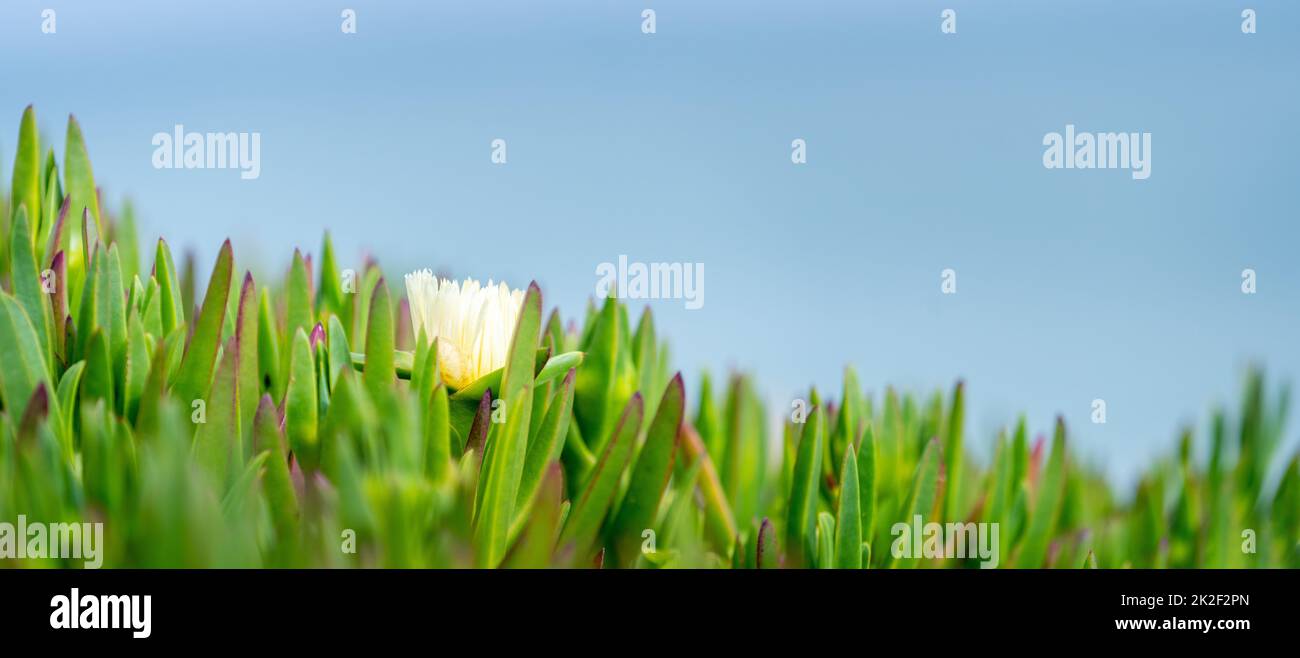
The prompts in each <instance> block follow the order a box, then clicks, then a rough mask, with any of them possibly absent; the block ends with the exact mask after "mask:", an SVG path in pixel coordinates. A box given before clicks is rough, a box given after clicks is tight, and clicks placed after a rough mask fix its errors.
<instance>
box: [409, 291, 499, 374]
mask: <svg viewBox="0 0 1300 658" xmlns="http://www.w3.org/2000/svg"><path fill="white" fill-rule="evenodd" d="M406 297H407V300H408V302H409V303H410V305H411V325H412V329H413V330H414V334H415V335H416V336H419V335H420V329H421V328H423V329H424V334H425V337H426V339H427V340H428V341H429V342H431V343H432V342H433V339H435V338H436V339H438V369H439V370H440V371H441V372H442V380H443V381H444V382H446V383H447V385H448V386H450V387H451V388H453V389H461V388H464V387H465V386H467V385H469V384H470V383H472V382H473V381H474V380H476V379H478V378H480V377H482V376H483V375H486V374H488V373H490V372H492V371H493V370H496V369H498V368H502V367H505V365H506V356H507V355H508V353H509V351H510V338H511V336H512V335H513V334H514V331H515V324H517V323H518V321H519V310H520V309H521V308H522V307H523V304H524V291H522V290H511V289H510V286H508V285H506V284H505V283H498V284H494V283H492V281H491V280H489V281H488V284H487V285H486V286H482V285H479V282H478V281H476V280H474V279H465V281H464V282H463V283H457V282H455V281H452V280H451V279H441V280H440V279H438V277H435V276H434V275H433V273H432V272H430V271H429V270H420V271H418V272H412V273H410V274H407V275H406Z"/></svg>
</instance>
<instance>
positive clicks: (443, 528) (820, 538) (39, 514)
mask: <svg viewBox="0 0 1300 658" xmlns="http://www.w3.org/2000/svg"><path fill="white" fill-rule="evenodd" d="M66 143H67V150H66V151H65V153H64V155H63V158H62V161H61V162H62V166H60V164H59V161H58V160H57V159H56V156H55V153H54V152H53V150H52V149H51V150H48V151H46V152H45V153H42V151H41V145H40V139H39V136H38V134H37V128H36V118H35V114H34V112H33V110H32V109H31V108H30V107H29V108H28V109H27V111H26V112H24V113H23V117H22V121H21V124H20V129H19V138H18V143H17V144H18V149H17V156H16V158H15V162H14V167H13V171H12V181H11V186H10V188H9V191H8V193H7V194H5V195H3V197H0V209H2V210H3V220H4V221H3V222H0V280H3V283H4V285H3V288H4V291H3V292H0V521H8V522H11V523H12V522H13V521H14V519H16V517H18V516H19V515H25V516H26V517H27V518H28V519H32V520H40V521H44V522H47V523H60V522H82V521H90V522H102V523H103V524H104V541H105V546H104V547H103V553H104V565H105V566H110V567H488V568H494V567H552V566H561V567H564V566H576V567H591V566H602V567H604V568H632V567H639V568H665V567H724V568H725V567H733V568H760V569H767V568H777V567H814V568H850V569H856V568H913V567H965V568H970V567H975V566H977V563H978V559H977V558H976V557H975V556H968V557H966V558H955V559H947V558H939V559H936V558H926V557H924V556H921V557H918V556H915V555H911V556H904V557H897V556H896V555H895V553H894V551H892V550H891V548H890V547H891V543H892V542H893V535H892V528H893V527H894V524H896V523H900V522H901V523H907V522H910V521H911V519H913V518H914V517H915V516H917V515H920V516H922V517H923V518H925V519H926V520H927V521H938V522H940V523H967V522H970V523H997V524H999V525H998V527H999V528H1000V539H1001V541H1000V544H999V547H998V564H999V566H1001V567H1021V568H1041V567H1064V568H1095V567H1103V568H1104V567H1157V568H1160V567H1292V568H1294V567H1300V551H1298V550H1297V542H1298V541H1300V466H1298V464H1300V462H1298V461H1297V457H1295V456H1292V457H1291V458H1290V460H1289V461H1288V462H1287V463H1286V466H1285V469H1284V470H1283V471H1282V475H1281V477H1280V478H1277V477H1270V475H1275V474H1271V473H1270V467H1271V466H1273V465H1275V464H1276V463H1277V461H1276V458H1278V455H1277V454H1276V453H1277V449H1278V444H1279V443H1280V442H1281V438H1282V434H1283V427H1284V421H1285V416H1286V410H1287V404H1288V400H1289V398H1290V395H1289V392H1288V391H1285V390H1284V391H1282V392H1281V394H1271V393H1270V392H1269V391H1268V389H1267V388H1266V385H1265V378H1264V376H1263V375H1262V374H1261V373H1259V372H1252V373H1250V375H1249V377H1248V378H1247V382H1246V386H1245V394H1244V396H1243V400H1242V404H1241V408H1240V409H1239V410H1238V411H1237V412H1236V413H1235V415H1234V416H1232V417H1231V418H1230V417H1229V415H1228V414H1227V413H1225V412H1218V413H1216V414H1215V415H1214V416H1213V421H1212V424H1211V430H1210V432H1209V444H1208V450H1206V451H1204V452H1207V453H1208V456H1207V457H1205V458H1203V459H1195V458H1193V449H1192V447H1193V435H1192V432H1191V431H1190V430H1188V431H1185V432H1184V433H1183V434H1182V437H1181V441H1180V443H1179V446H1178V451H1177V453H1176V454H1175V455H1173V456H1172V457H1171V458H1169V459H1163V460H1160V461H1158V462H1156V463H1153V464H1151V465H1150V466H1149V467H1148V468H1147V469H1146V470H1145V472H1144V474H1143V475H1142V477H1141V480H1140V484H1139V485H1138V487H1137V491H1136V494H1135V495H1133V496H1131V497H1123V498H1121V497H1120V496H1117V495H1116V493H1115V491H1114V490H1112V488H1110V486H1109V485H1108V484H1107V483H1106V481H1105V480H1104V479H1103V478H1102V477H1101V475H1100V474H1099V473H1097V472H1096V471H1095V470H1093V469H1089V468H1087V467H1085V466H1083V465H1081V464H1080V463H1079V462H1078V461H1077V460H1074V459H1072V458H1071V455H1070V453H1069V448H1068V443H1069V439H1068V431H1067V428H1066V427H1065V425H1064V423H1063V422H1061V421H1058V422H1057V424H1056V426H1055V428H1054V429H1053V436H1052V438H1051V441H1050V445H1049V444H1048V443H1047V442H1046V441H1045V440H1043V439H1039V440H1036V441H1034V440H1031V438H1030V430H1029V428H1028V427H1027V426H1026V422H1025V420H1024V419H1023V418H1021V419H1020V421H1019V422H1018V424H1017V425H1016V426H1015V427H1014V429H1012V430H1011V431H1008V432H1004V433H1001V434H999V435H998V436H997V437H996V448H995V450H994V452H993V457H992V460H991V463H989V464H981V463H979V462H978V461H977V460H975V459H972V458H970V457H968V456H967V453H966V451H965V449H964V445H965V441H966V437H965V435H964V427H963V425H964V421H963V407H964V401H963V400H964V388H963V385H962V384H961V383H958V384H957V385H956V387H955V388H954V389H953V390H952V391H951V393H950V394H947V395H944V394H942V393H934V394H931V395H929V396H921V397H918V396H914V395H908V394H903V393H900V392H898V391H895V390H893V389H887V390H886V391H885V392H884V394H883V395H881V396H868V395H864V393H863V391H862V390H861V388H860V386H859V384H858V380H857V377H856V375H855V374H854V372H853V371H852V370H851V369H849V370H846V372H845V375H844V381H843V383H842V389H841V390H840V394H839V396H838V398H836V399H831V398H829V397H824V396H823V395H821V393H819V392H818V391H816V390H813V391H810V392H809V394H808V396H807V400H806V402H807V407H806V411H807V414H806V417H804V416H801V415H800V414H794V415H793V416H792V417H791V418H787V419H786V420H785V422H784V423H783V426H782V427H781V428H780V432H779V434H780V437H781V438H780V441H779V442H777V441H769V440H768V437H769V436H773V437H774V436H775V433H769V429H775V428H770V425H771V418H773V416H769V414H768V412H767V410H766V409H765V408H764V405H763V404H762V402H761V401H760V396H759V395H758V393H757V392H756V390H755V386H754V383H753V382H752V381H751V379H750V378H749V377H747V376H743V375H734V376H732V377H730V378H728V379H727V380H726V381H725V382H715V380H712V379H710V378H709V377H708V375H707V374H706V375H704V376H703V377H701V378H700V380H699V386H698V388H697V389H696V391H695V394H694V395H689V394H688V391H687V387H686V385H685V383H684V381H683V378H682V376H681V374H680V373H675V372H674V371H673V370H672V368H671V367H670V360H669V352H668V346H667V344H666V343H665V342H664V341H662V340H661V339H660V338H659V336H658V335H657V334H656V331H655V326H654V320H653V318H652V316H651V314H650V311H649V309H647V310H645V311H644V312H643V314H642V315H641V317H640V319H639V320H638V321H637V322H636V324H635V325H633V324H632V323H631V322H630V319H629V311H628V308H627V307H626V306H625V305H623V304H622V303H620V302H619V301H617V300H616V299H606V300H601V303H600V305H599V307H597V306H595V305H592V306H591V307H589V308H588V309H586V314H585V319H584V322H583V324H582V326H581V327H576V328H572V329H568V330H566V328H565V325H564V324H563V322H562V319H561V315H560V313H559V311H558V310H557V309H551V310H550V312H549V314H546V313H545V306H544V304H543V297H542V291H541V290H540V289H539V288H538V287H537V286H536V285H535V284H534V285H532V286H530V287H529V288H528V289H527V291H526V293H525V295H524V301H523V304H522V307H521V310H520V313H519V317H518V321H517V325H516V326H515V328H514V332H513V334H512V337H511V340H510V343H509V351H508V357H507V360H506V362H505V366H504V367H503V368H501V369H500V370H497V371H495V372H491V373H488V374H486V375H484V376H482V377H480V378H479V379H477V380H476V381H474V382H473V383H471V384H468V385H465V386H462V387H461V388H459V389H453V388H452V387H450V386H449V385H448V384H447V383H446V382H445V381H444V380H443V378H442V377H441V376H440V370H439V358H440V357H439V354H440V350H439V349H438V348H437V347H436V345H433V344H430V342H429V341H427V340H425V337H424V336H423V335H412V329H411V322H410V321H409V313H410V310H409V307H408V306H407V302H406V300H405V299H404V298H402V297H400V295H398V294H395V293H394V291H393V290H390V288H389V286H388V283H387V280H386V279H385V278H384V276H383V273H382V271H381V269H380V267H379V265H378V264H376V263H373V262H372V263H370V264H369V265H368V266H367V268H366V269H365V271H364V272H361V273H359V274H357V276H356V280H355V284H356V285H355V292H352V291H350V290H349V287H348V286H346V285H343V284H342V283H341V282H342V281H343V280H344V279H343V277H342V276H341V272H340V270H339V268H338V265H337V260H336V257H335V252H334V248H333V246H332V245H331V243H330V240H329V237H328V235H326V237H325V239H324V241H323V244H322V245H321V250H320V253H319V258H318V259H315V260H314V262H313V259H312V258H311V257H310V256H308V255H305V254H302V253H295V254H294V257H293V259H292V261H291V264H290V266H289V268H288V271H287V272H286V275H285V276H284V278H283V279H282V280H277V281H259V280H256V279H254V277H253V275H252V274H251V273H243V274H241V272H240V270H239V269H238V268H237V267H236V262H235V254H234V251H233V249H232V247H231V245H230V243H229V242H228V241H227V242H226V243H225V244H224V245H223V246H222V247H221V249H220V252H219V254H218V256H217V261H216V263H215V264H214V266H213V267H212V269H211V274H210V276H209V277H208V279H207V282H206V286H204V287H203V288H202V289H200V288H199V283H198V282H197V281H196V277H195V269H196V266H195V264H194V263H193V262H192V261H186V262H184V263H182V265H181V267H179V269H178V267H177V263H176V261H175V260H174V259H173V257H172V254H171V251H170V248H169V246H168V244H167V243H166V242H164V241H163V240H159V241H158V243H157V244H156V246H155V248H154V250H153V253H152V254H151V256H152V258H151V260H152V262H151V263H146V262H145V261H146V260H150V258H149V256H150V254H142V253H141V252H140V250H139V247H138V240H137V238H136V231H135V228H134V220H133V216H132V211H131V209H130V208H129V207H126V208H123V209H122V211H121V212H120V213H114V212H112V211H110V210H109V209H108V208H106V207H104V206H103V205H101V203H100V201H99V195H98V191H97V188H96V187H95V179H94V176H93V174H92V171H91V166H90V159H89V157H88V156H87V151H86V141H85V139H84V138H83V136H82V133H81V130H80V128H79V126H78V125H77V122H76V120H75V119H71V118H70V119H69V122H68V129H67V140H66ZM146 264H147V265H148V268H147V269H146V268H145V267H144V265H146ZM200 293H201V294H200ZM421 333H422V332H421ZM715 385H717V387H718V388H717V390H715ZM497 401H504V403H505V405H504V408H505V409H508V410H509V413H505V414H503V416H504V418H499V417H497V416H494V411H496V410H497V409H498V407H499V406H500V405H497V404H495V403H496V402H497ZM796 421H799V422H796ZM0 566H7V567H13V566H17V567H46V566H68V567H77V566H80V562H79V561H76V560H66V561H65V560H60V559H24V560H16V559H10V560H0Z"/></svg>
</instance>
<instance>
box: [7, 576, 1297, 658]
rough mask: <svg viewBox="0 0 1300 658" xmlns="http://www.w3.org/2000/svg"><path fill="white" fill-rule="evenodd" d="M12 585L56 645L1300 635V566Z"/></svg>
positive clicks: (42, 635)
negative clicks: (596, 636)
mask: <svg viewBox="0 0 1300 658" xmlns="http://www.w3.org/2000/svg"><path fill="white" fill-rule="evenodd" d="M74 588H75V589H76V594H75V599H76V601H77V606H78V609H79V611H80V615H81V616H79V617H78V622H79V623H78V625H80V622H81V621H82V620H83V619H84V620H86V621H87V622H96V620H95V619H94V617H96V616H99V617H101V618H102V619H101V620H100V621H99V622H96V623H102V624H103V625H112V619H111V615H112V612H113V611H114V610H117V611H118V612H119V613H123V614H121V616H122V617H127V619H125V620H123V619H119V622H118V625H119V626H121V627H122V628H118V629H85V628H78V629H72V628H57V629H56V628H53V627H52V623H54V624H60V625H66V626H71V623H70V620H69V618H68V616H67V614H63V615H60V611H64V612H67V613H71V612H72V609H71V606H72V605H73V599H74V594H73V589H74ZM0 591H2V592H3V594H2V595H0V629H3V630H4V632H5V635H4V637H6V638H9V637H15V636H24V637H26V638H27V639H32V640H37V641H40V642H42V643H45V644H48V645H49V646H58V645H60V644H62V643H64V642H77V643H80V642H93V643H95V644H100V643H102V642H105V641H119V640H120V641H123V642H126V643H127V644H128V646H130V645H137V644H138V645H139V646H140V647H141V648H144V645H146V644H148V645H153V646H158V645H172V644H175V645H176V646H186V647H191V648H193V647H196V645H195V641H196V640H201V641H202V644H201V646H203V647H205V648H206V647H211V646H216V645H230V646H235V647H238V646H243V647H250V648H251V647H258V646H269V645H267V644H266V643H268V642H269V643H271V644H272V645H274V644H285V645H290V646H297V647H302V646H311V645H318V644H319V645H330V644H333V643H337V642H342V641H363V642H364V641H373V640H374V639H376V638H382V639H383V641H384V643H389V642H401V641H410V642H416V643H418V646H431V645H432V646H437V645H439V644H441V643H446V644H445V648H446V649H447V650H451V649H452V647H453V646H459V644H460V643H462V642H470V643H472V645H473V644H477V643H478V642H481V641H484V640H486V639H490V640H491V641H492V642H493V643H502V644H503V645H505V646H509V645H511V644H514V643H518V645H519V646H521V647H525V648H530V649H534V650H538V649H539V647H536V646H532V645H531V643H533V642H538V641H542V640H544V641H545V643H546V644H548V645H550V646H551V649H553V650H555V651H560V650H563V647H564V646H566V645H568V646H579V645H581V644H582V642H583V638H584V636H585V635H586V634H588V633H589V631H588V629H590V633H598V632H599V633H610V632H613V633H615V634H616V635H623V636H624V640H625V641H629V642H633V641H634V639H635V638H640V639H639V640H635V642H633V643H634V644H635V643H642V642H643V643H648V645H653V644H655V643H657V642H660V641H661V640H660V639H662V641H664V642H667V641H668V640H667V638H669V637H682V634H683V633H685V634H689V635H690V636H693V637H699V638H700V640H702V641H704V642H707V643H709V644H718V645H719V646H724V647H725V646H729V645H732V646H743V645H749V644H752V643H759V644H758V646H760V647H761V646H762V644H761V643H763V642H766V641H768V639H772V640H776V639H781V638H789V639H794V640H795V641H797V642H809V643H812V644H808V645H806V646H808V648H810V649H812V648H814V645H817V644H819V643H821V642H835V641H837V640H840V639H843V638H845V637H849V636H848V635H845V634H846V633H849V634H850V635H851V636H852V637H856V638H863V640H862V641H867V642H868V643H869V640H866V639H865V638H869V637H871V636H876V635H881V636H889V637H893V638H896V639H897V638H904V637H906V636H903V635H899V634H900V633H917V634H919V635H917V636H915V637H916V639H917V640H918V641H920V642H921V644H920V645H918V648H923V647H925V646H930V644H929V643H931V642H939V643H940V645H935V646H936V648H937V647H938V646H945V647H949V648H952V647H953V646H955V645H951V644H949V643H948V642H949V641H955V640H956V639H958V638H968V639H971V640H977V641H980V642H994V643H995V644H996V643H999V642H1009V643H1010V644H1002V646H1007V647H1011V646H1016V645H1017V643H1019V642H1030V639H1029V638H1039V637H1043V636H1046V637H1048V638H1057V639H1059V640H1060V646H1059V648H1060V649H1061V650H1068V649H1069V648H1070V645H1071V644H1072V643H1074V642H1076V641H1094V640H1103V641H1107V642H1108V643H1112V642H1113V643H1117V644H1127V643H1131V642H1140V643H1143V644H1149V643H1152V642H1155V643H1162V642H1170V643H1176V644H1179V645H1185V644H1187V643H1189V642H1192V643H1198V644H1199V643H1201V642H1205V641H1214V642H1240V641H1250V642H1253V641H1257V640H1265V639H1270V640H1271V639H1279V640H1287V641H1289V638H1292V637H1294V633H1295V631H1296V630H1297V627H1298V624H1297V617H1296V609H1297V608H1296V605H1295V600H1296V594H1297V592H1300V572H1297V571H1208V570H1207V571H1134V570H1123V571H1119V570H1079V571H956V570H934V571H927V570H919V571H857V572H846V571H750V572H723V571H718V572H712V571H682V572H669V571H657V572H618V571H567V572H562V571H527V572H519V571H515V572H471V571H272V570H267V571H242V570H241V571H128V570H101V571H38V570H0ZM110 595H111V596H121V595H139V596H140V597H141V598H139V599H131V601H132V603H134V602H136V601H139V602H143V600H144V599H143V596H144V595H148V596H149V597H150V598H149V602H150V603H149V615H148V628H147V631H148V637H147V638H135V637H133V635H134V634H135V633H140V634H144V632H145V625H144V624H143V623H139V622H142V621H143V620H144V615H143V612H142V610H143V608H142V607H141V608H140V609H139V610H137V609H136V608H127V607H124V606H127V603H126V599H116V598H115V599H108V611H107V612H108V614H103V613H104V612H105V599H104V597H107V596H110ZM60 596H61V597H66V600H64V599H59V598H56V597H60ZM91 597H94V598H91ZM52 603H53V604H52ZM90 607H94V608H95V609H96V612H95V613H88V612H87V609H88V608H90ZM124 611H125V612H131V613H134V615H133V616H131V615H127V614H124ZM84 615H89V616H84ZM133 629H134V630H133ZM656 638H660V639H656ZM557 642H558V644H557ZM675 642H676V641H674V643H675ZM668 646H670V645H667V644H665V645H663V648H665V649H666V648H668ZM673 646H676V644H674V645H673ZM832 646H833V645H832ZM859 646H869V644H868V645H861V644H859ZM1030 646H1037V647H1039V648H1041V649H1048V650H1050V647H1047V646H1043V645H1039V644H1036V641H1035V643H1034V644H1030V645H1025V647H1026V648H1029V647H1030ZM592 648H595V647H592ZM769 648H773V649H774V647H769Z"/></svg>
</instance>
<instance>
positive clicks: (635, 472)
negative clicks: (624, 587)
mask: <svg viewBox="0 0 1300 658" xmlns="http://www.w3.org/2000/svg"><path fill="white" fill-rule="evenodd" d="M685 413H686V392H685V389H684V385H683V383H682V375H681V373H677V375H676V376H675V377H673V379H672V381H670V382H669V383H668V388H667V389H666V390H665V391H664V394H663V397H662V398H661V401H660V402H659V404H658V405H657V410H656V412H655V416H654V418H653V419H652V420H651V421H650V426H649V428H648V429H647V430H646V439H645V444H644V445H643V446H641V454H639V455H638V456H637V458H636V466H635V467H633V469H632V478H631V479H630V480H629V481H628V486H627V494H626V495H625V496H624V497H623V503H622V504H621V505H620V506H619V509H618V514H617V516H615V518H614V522H613V524H612V525H611V533H612V536H613V537H614V545H613V548H614V552H615V556H616V558H617V562H615V564H620V565H621V566H631V565H633V564H634V563H635V562H636V558H637V555H638V554H639V547H640V544H641V541H642V536H641V535H642V533H644V532H645V531H646V530H650V529H652V528H653V527H654V523H655V518H656V516H657V514H658V511H659V502H660V501H661V500H662V499H663V494H664V489H666V488H667V487H668V478H669V477H670V476H671V475H672V473H673V464H674V461H675V460H676V458H677V448H678V446H679V445H680V444H681V432H682V419H683V417H684V416H685Z"/></svg>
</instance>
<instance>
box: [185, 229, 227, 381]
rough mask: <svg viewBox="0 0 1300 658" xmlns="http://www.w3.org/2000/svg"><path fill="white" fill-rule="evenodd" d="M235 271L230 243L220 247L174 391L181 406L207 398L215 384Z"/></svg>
mask: <svg viewBox="0 0 1300 658" xmlns="http://www.w3.org/2000/svg"><path fill="white" fill-rule="evenodd" d="M233 267H234V254H233V253H232V251H231V247H230V240H226V241H225V243H224V244H222V245H221V252H220V253H219V254H218V255H217V263H216V265H214V266H213V268H212V278H211V279H209V281H208V291H207V293H206V294H205V295H204V297H203V308H202V309H201V310H200V311H199V319H198V322H197V323H196V324H195V326H194V334H193V335H192V336H191V337H190V342H189V345H188V346H187V347H186V349H185V355H184V357H182V359H181V366H180V372H179V373H177V376H176V382H175V384H174V386H173V389H172V391H173V392H174V393H175V394H176V397H177V398H179V399H180V400H181V401H182V402H186V401H191V400H197V399H199V398H201V397H203V396H204V394H205V393H206V392H207V390H208V387H209V385H210V384H211V382H212V367H213V365H214V364H215V363H216V360H217V350H218V348H220V346H221V328H222V325H223V324H224V323H225V318H226V299H227V298H228V297H229V296H230V277H231V273H232V269H233Z"/></svg>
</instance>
